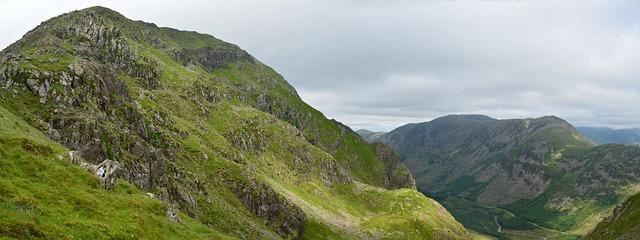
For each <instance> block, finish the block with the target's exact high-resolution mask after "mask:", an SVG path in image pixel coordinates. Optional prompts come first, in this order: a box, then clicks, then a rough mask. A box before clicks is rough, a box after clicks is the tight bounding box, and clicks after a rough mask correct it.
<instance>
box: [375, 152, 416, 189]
mask: <svg viewBox="0 0 640 240" xmlns="http://www.w3.org/2000/svg"><path fill="white" fill-rule="evenodd" d="M375 146H376V154H377V155H378V158H380V160H381V161H382V162H383V163H384V165H385V171H386V175H387V179H388V180H387V182H386V184H385V185H386V187H387V188H389V189H398V188H411V189H416V182H415V180H414V179H413V176H412V175H411V172H409V169H407V168H406V167H405V166H403V165H402V162H401V161H400V157H398V155H397V154H396V153H395V152H394V151H393V149H391V147H389V146H387V145H386V144H384V143H375Z"/></svg>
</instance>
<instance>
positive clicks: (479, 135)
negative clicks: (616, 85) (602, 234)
mask: <svg viewBox="0 0 640 240" xmlns="http://www.w3.org/2000/svg"><path fill="white" fill-rule="evenodd" d="M363 137H364V138H365V139H367V140H369V141H374V142H375V141H380V142H384V143H387V144H389V145H390V146H391V147H392V148H393V149H394V150H395V151H396V152H397V153H398V154H399V155H400V156H401V159H402V162H403V163H404V164H405V165H406V166H407V167H408V168H409V169H410V170H411V172H412V173H413V175H414V176H415V178H416V186H417V187H418V189H419V190H420V191H422V192H424V193H426V194H427V195H429V196H431V197H434V198H436V199H438V200H439V201H440V202H442V203H443V204H445V206H447V207H448V208H449V209H450V210H453V214H454V216H456V218H457V219H459V220H460V221H462V222H463V224H465V225H467V226H468V227H470V226H471V228H473V229H474V230H476V231H481V232H485V233H488V234H492V235H494V236H503V237H504V236H505V233H500V232H498V231H497V226H496V225H495V222H494V219H493V218H494V215H491V214H487V215H486V216H484V220H479V219H482V218H483V217H482V215H480V214H478V213H476V214H470V213H471V212H472V211H474V209H478V208H483V207H493V208H495V207H498V208H501V209H503V210H508V211H509V212H511V213H513V214H515V217H516V218H513V219H512V218H511V217H509V218H500V217H499V218H498V219H497V221H498V222H518V221H519V223H517V224H515V223H514V224H513V225H514V226H511V227H512V228H515V229H521V228H527V229H535V228H536V227H535V224H538V225H541V226H544V227H546V228H550V229H555V230H558V231H563V232H571V233H572V234H576V235H585V234H586V233H588V232H589V231H590V230H591V229H592V228H593V227H595V224H596V223H597V222H599V221H600V219H601V218H602V216H606V215H607V214H608V213H609V211H611V210H612V209H613V207H615V206H616V205H617V204H619V203H621V201H623V200H624V199H625V198H626V197H628V196H629V195H630V194H633V193H635V192H637V190H633V189H637V188H636V186H637V185H640V148H639V147H635V146H625V145H615V144H614V145H611V144H610V145H601V146H596V145H595V144H594V143H592V142H591V141H590V140H588V139H587V138H586V137H584V136H583V135H582V134H581V133H580V132H579V131H578V130H577V129H576V128H574V127H573V126H572V125H571V124H569V123H568V122H566V121H565V120H563V119H561V118H558V117H555V116H545V117H540V118H531V119H504V120H498V119H494V118H491V117H488V116H483V115H449V116H444V117H440V118H436V119H434V120H432V121H429V122H424V123H412V124H407V125H404V126H401V127H398V128H396V129H394V130H392V131H390V132H388V133H383V134H380V133H379V134H378V135H377V136H376V138H375V139H372V138H370V137H369V138H368V136H366V135H365V136H363ZM459 199H464V200H465V201H460V200H459ZM474 204H475V206H474ZM487 209H489V208H487ZM487 211H489V210H487ZM496 214H498V213H496ZM497 216H501V215H497ZM505 216H506V215H505ZM515 219H520V220H518V221H516V220H515ZM526 222H531V223H535V224H534V225H531V224H528V223H526ZM489 225H493V226H489ZM503 227H505V226H503ZM505 228H509V227H505ZM549 234H553V233H551V232H549Z"/></svg>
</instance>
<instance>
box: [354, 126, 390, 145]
mask: <svg viewBox="0 0 640 240" xmlns="http://www.w3.org/2000/svg"><path fill="white" fill-rule="evenodd" d="M356 133H357V134H358V135H360V137H362V138H364V140H366V141H367V142H377V141H378V139H380V137H382V136H384V134H386V132H373V131H369V130H367V129H360V130H358V131H356Z"/></svg>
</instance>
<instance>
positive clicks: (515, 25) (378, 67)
mask: <svg viewBox="0 0 640 240" xmlns="http://www.w3.org/2000/svg"><path fill="white" fill-rule="evenodd" d="M56 3H58V4H53V3H52V2H46V1H13V2H0V6H1V7H3V9H11V11H8V14H9V15H8V16H1V17H0V20H2V21H0V22H1V23H0V24H2V29H3V30H4V29H6V31H7V34H6V35H5V36H2V37H1V38H0V44H4V45H6V44H8V43H10V42H11V41H15V40H16V39H17V38H18V37H19V35H20V34H23V33H24V32H26V31H27V30H29V29H30V28H32V27H34V26H35V24H37V22H39V21H42V20H45V19H46V18H48V17H51V16H55V15H56V14H58V13H61V12H65V11H69V10H72V9H74V8H83V7H86V6H91V5H104V6H107V7H111V8H113V9H115V10H117V11H120V12H122V13H123V14H124V15H126V16H128V17H131V18H134V19H142V20H145V21H149V22H155V23H157V24H158V25H161V26H170V27H177V28H180V29H189V30H197V31H200V32H206V33H209V34H212V35H214V36H216V37H219V38H221V39H224V40H226V41H230V42H233V43H236V44H238V45H239V46H241V47H243V48H244V49H246V50H248V51H249V52H251V53H252V54H253V55H255V56H256V57H258V58H259V59H261V60H262V61H263V62H265V63H267V64H268V65H270V66H272V67H274V68H275V69H276V70H277V71H279V72H280V73H282V74H283V75H284V76H285V77H286V78H287V80H288V81H289V82H290V83H291V84H292V85H294V86H295V87H296V88H297V89H298V90H299V92H300V94H301V96H302V97H303V98H304V99H305V100H306V101H308V102H309V103H310V104H311V105H312V106H314V107H316V108H318V109H319V110H321V111H322V112H324V113H325V114H326V115H327V116H328V117H331V118H336V119H337V120H339V121H342V122H344V123H346V124H348V125H350V126H352V127H354V128H361V127H365V128H371V129H373V130H389V129H391V128H393V127H396V126H399V125H402V124H404V123H407V122H417V121H427V120H430V119H432V118H434V117H438V116H441V115H445V114H452V113H481V114H489V115H492V116H494V117H498V118H521V117H537V116H541V115H550V114H553V115H558V116H560V117H563V118H566V119H568V120H569V121H571V122H572V123H574V124H576V125H603V126H613V127H640V121H638V119H640V109H639V107H638V106H637V102H640V93H639V91H640V81H638V79H639V77H640V70H638V69H639V68H637V67H636V66H635V65H636V63H638V62H640V61H639V60H640V41H639V40H640V17H639V16H638V15H637V12H638V10H640V4H639V3H638V2H637V1H615V2H614V1H604V0H602V1H597V0H591V1H578V0H576V1H562V2H559V1H550V0H541V1H533V0H531V1H526V0H521V1H482V0H458V1H414V0H403V1H400V2H397V1H362V0H349V1H339V0H327V1H311V0H308V1H300V0H274V1H260V0H240V1H238V0H233V1H232V0H227V1H222V0H221V1H206V2H205V1H189V0H185V1H182V2H181V4H180V5H176V4H175V2H174V1H154V2H153V3H150V2H147V1H124V0H118V1H88V2H87V1H60V3H59V2H58V1H56ZM34 5H40V6H42V7H40V8H36V9H35V10H34V9H33V8H31V7H27V6H34ZM25 14H27V15H29V14H31V15H30V16H31V17H36V16H37V17H39V18H40V17H41V18H42V19H39V20H37V21H34V20H33V19H26V18H24V17H22V18H21V17H20V16H24V15H25ZM14 18H15V19H24V20H25V21H24V22H16V21H10V20H11V19H14Z"/></svg>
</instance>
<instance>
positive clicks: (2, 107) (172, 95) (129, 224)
mask: <svg viewBox="0 0 640 240" xmlns="http://www.w3.org/2000/svg"><path fill="white" fill-rule="evenodd" d="M0 100H1V101H0V113H2V114H1V115H0V127H1V128H0V146H2V148H0V166H1V168H2V169H3V171H1V172H0V193H2V194H0V213H1V215H2V217H0V236H2V237H4V236H9V237H12V238H45V239H58V238H96V239H104V238H122V239H139V238H146V239H151V238H154V239H157V238H178V239H182V238H207V239H210V238H239V239H320V238H322V239H445V238H446V239H469V238H470V237H471V235H470V234H469V233H468V232H467V231H466V230H465V229H464V228H463V226H462V225H461V224H460V223H458V222H457V221H456V220H455V219H454V218H453V217H452V216H451V215H450V214H449V212H447V210H446V209H444V208H443V207H442V206H441V205H440V204H439V203H437V202H436V201H434V200H432V199H429V198H427V197H425V196H424V195H422V194H421V193H419V192H417V191H416V190H414V189H415V185H414V184H415V182H414V179H413V177H412V175H411V174H410V172H409V171H408V170H407V169H406V168H405V167H404V166H403V165H402V164H401V163H400V159H399V157H398V156H397V155H395V154H394V152H393V151H392V150H391V149H390V148H389V147H387V146H386V145H384V144H368V143H366V142H365V141H364V140H363V139H362V138H360V137H359V136H358V135H357V134H356V133H355V132H353V131H352V130H351V129H349V128H348V127H346V126H344V125H342V124H340V123H339V122H337V121H334V120H329V119H327V118H326V117H325V116H324V115H323V114H322V113H320V112H319V111H317V110H315V109H313V108H312V107H310V106H309V105H307V104H306V103H304V102H303V101H302V100H301V99H300V97H299V96H298V94H297V93H296V91H295V89H294V88H293V87H292V86H290V85H289V84H288V83H287V82H286V81H285V80H284V79H283V78H282V76H281V75H279V74H278V73H276V72H275V71H274V70H273V69H271V68H269V67H268V66H266V65H264V64H263V63H261V62H260V61H258V60H257V59H255V58H254V57H253V56H251V55H250V54H249V53H247V52H246V51H244V50H242V49H240V48H239V47H237V46H235V45H233V44H230V43H226V42H224V41H221V40H219V39H216V38H214V37H212V36H210V35H206V34H200V33H196V32H187V31H179V30H175V29H170V28H164V27H157V26H156V25H154V24H151V23H145V22H141V21H132V20H129V19H127V18H125V17H124V16H122V15H120V14H119V13H117V12H114V11H112V10H109V9H107V8H103V7H92V8H88V9H84V10H81V11H74V12H71V13H67V14H63V15H61V16H58V17H55V18H52V19H50V20H47V21H45V22H43V23H42V24H41V25H39V26H38V27H36V28H35V29H34V30H32V31H30V32H28V33H27V34H26V35H24V37H23V38H22V39H20V40H19V41H17V42H16V43H14V44H12V45H10V46H9V47H7V48H6V49H4V50H3V51H2V52H0ZM6 169H8V170H6Z"/></svg>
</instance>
